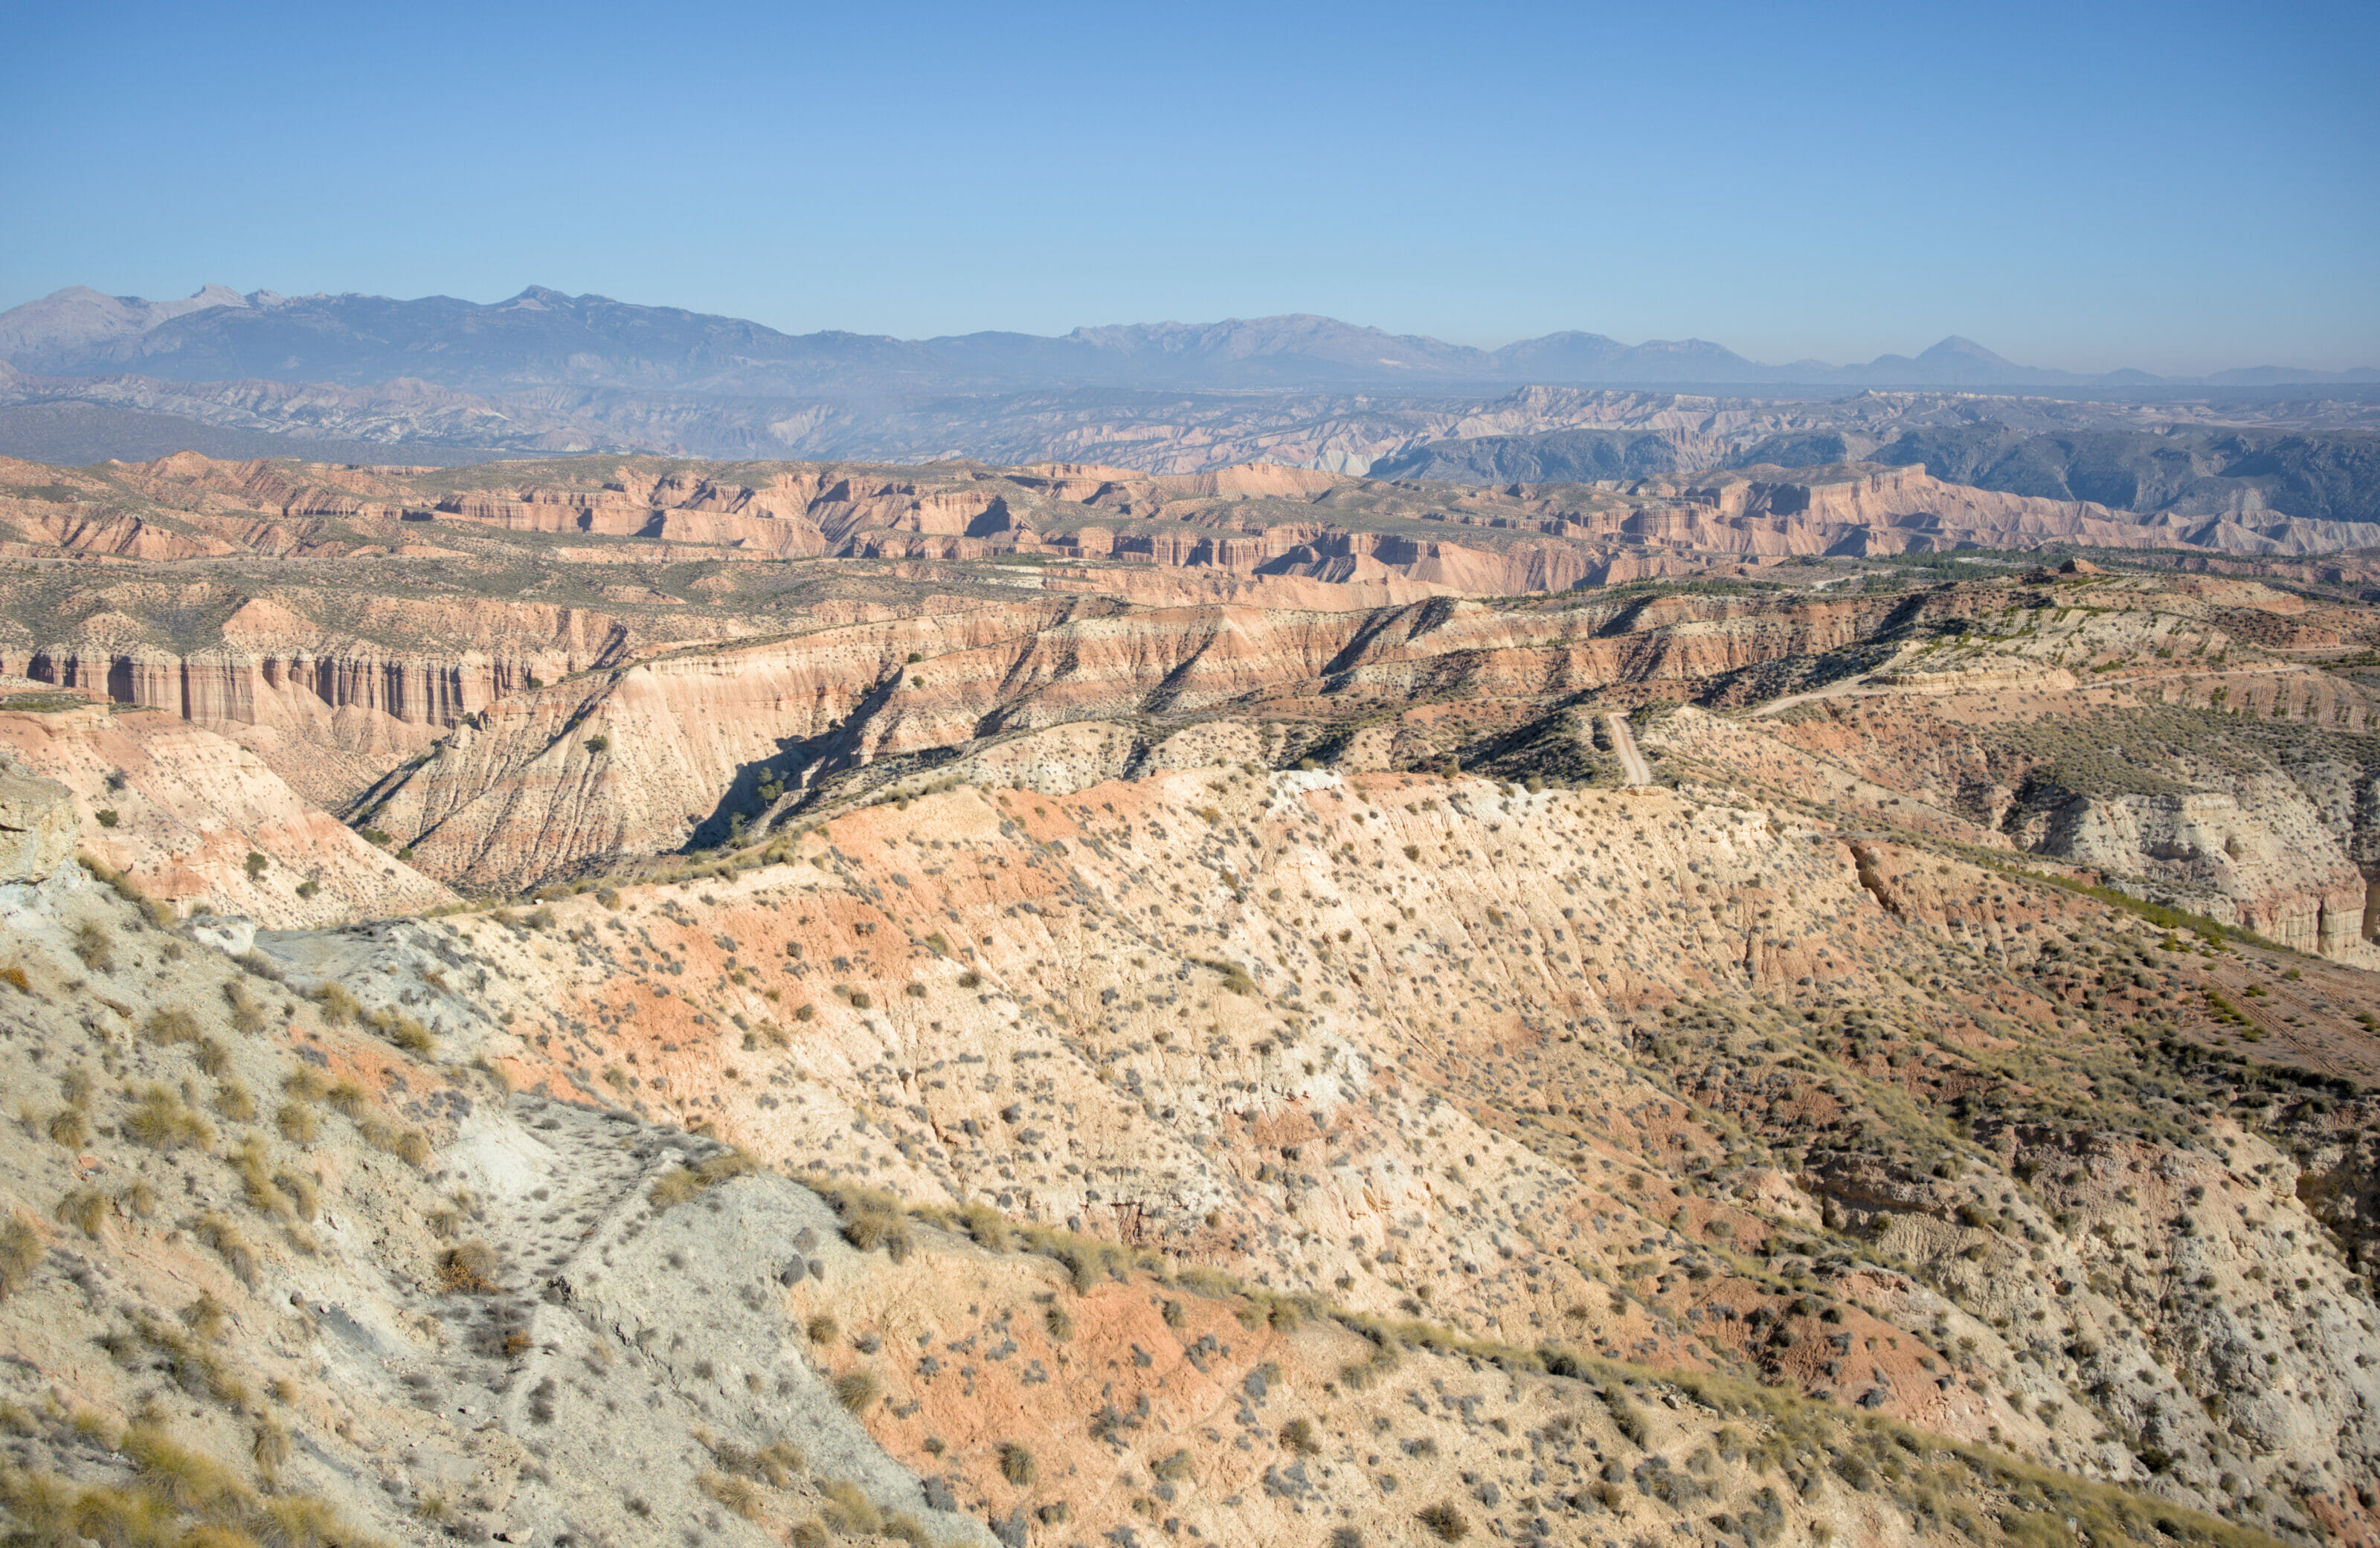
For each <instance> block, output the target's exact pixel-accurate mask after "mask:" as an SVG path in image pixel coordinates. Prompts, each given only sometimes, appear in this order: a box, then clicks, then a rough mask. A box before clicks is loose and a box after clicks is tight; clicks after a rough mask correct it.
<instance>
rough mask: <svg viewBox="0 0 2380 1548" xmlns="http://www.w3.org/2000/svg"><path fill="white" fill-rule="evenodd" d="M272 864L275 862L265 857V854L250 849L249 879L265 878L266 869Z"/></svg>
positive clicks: (258, 879)
mask: <svg viewBox="0 0 2380 1548" xmlns="http://www.w3.org/2000/svg"><path fill="white" fill-rule="evenodd" d="M272 864H273V862H271V861H270V860H267V859H265V858H264V856H262V855H261V854H259V853H256V852H255V851H254V850H249V852H248V861H247V870H248V879H249V880H250V881H261V880H263V879H264V872H265V869H266V867H268V866H269V865H272Z"/></svg>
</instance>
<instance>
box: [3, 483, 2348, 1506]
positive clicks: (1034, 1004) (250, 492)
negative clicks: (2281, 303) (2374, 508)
mask: <svg viewBox="0 0 2380 1548" xmlns="http://www.w3.org/2000/svg"><path fill="white" fill-rule="evenodd" d="M0 484H5V494H6V498H5V499H4V500H0V524H5V525H6V526H7V527H8V528H9V531H8V533H7V534H6V535H0V536H5V538H6V545H7V546H6V550H5V552H6V559H5V561H0V563H5V564H6V569H5V570H4V571H0V587H5V595H6V608H5V610H0V631H5V632H0V673H5V674H6V676H5V677H0V763H5V767H0V1070H5V1075H4V1076H0V1079H5V1082H6V1092H7V1094H8V1098H9V1105H10V1109H11V1111H10V1116H11V1117H12V1118H13V1119H16V1121H15V1122H14V1123H13V1124H11V1125H9V1126H8V1127H6V1129H5V1130H0V1147H5V1152H6V1163H5V1168H0V1178H5V1179H6V1180H5V1182H0V1192H5V1195H6V1198H5V1201H0V1202H5V1213H0V1341H5V1344H6V1350H7V1353H8V1358H7V1360H6V1361H5V1362H0V1510H5V1511H6V1515H7V1518H8V1522H9V1526H10V1529H11V1530H13V1531H14V1532H15V1533H16V1534H17V1536H16V1537H13V1538H12V1539H11V1541H22V1542H42V1543H48V1542H56V1543H73V1542H78V1541H80V1540H91V1541H95V1542H106V1543H145V1542H172V1543H189V1544H221V1545H226V1548H227V1545H232V1544H237V1543H241V1542H249V1541H256V1542H274V1543H290V1544H297V1543H306V1544H313V1543H348V1542H358V1543H360V1542H392V1543H393V1542H432V1541H440V1540H451V1541H460V1542H510V1543H534V1544H537V1545H539V1548H547V1545H560V1544H621V1545H626V1544H632V1543H643V1542H654V1543H662V1542H671V1543H688V1544H691V1543H709V1542H719V1543H750V1544H754V1545H756V1548H757V1545H759V1544H761V1543H763V1542H789V1543H793V1544H795V1545H797V1548H823V1545H824V1544H827V1543H830V1542H870V1541H888V1540H891V1541H904V1542H910V1543H913V1544H928V1543H932V1544H941V1543H962V1542H965V1543H983V1544H986V1545H990V1544H991V1543H993V1542H1000V1543H1005V1544H1011V1545H1025V1544H1032V1545H1040V1544H1050V1545H1053V1548H1055V1545H1075V1544H1081V1545H1083V1548H1092V1545H1095V1544H1103V1543H1105V1544H1115V1545H1117V1548H1133V1545H1135V1544H1156V1543H1160V1542H1166V1543H1184V1542H1222V1543H1233V1544H1237V1543H1256V1542H1291V1543H1300V1544H1305V1543H1311V1544H1316V1545H1324V1544H1327V1545H1329V1548H1361V1545H1364V1544H1372V1545H1392V1544H1415V1545H1422V1544H1429V1543H1437V1542H1464V1541H1480V1542H1485V1541H1489V1540H1495V1541H1500V1542H1520V1543H1536V1542H1545V1543H1562V1544H1584V1545H1592V1548H1621V1545H1622V1544H1625V1545H1628V1548H1635V1545H1637V1544H1643V1543H1657V1542H1658V1543H1668V1542H1696V1543H1708V1544H1718V1543H1732V1542H1746V1543H1750V1544H1753V1545H1755V1548H1772V1545H1792V1548H1798V1545H1801V1544H1804V1543H1809V1544H1834V1543H1844V1542H1854V1543H1862V1544H1867V1543H1874V1544H1879V1545H1885V1544H1913V1543H1917V1542H1943V1541H1951V1542H1978V1543H1998V1542H2014V1543H2022V1544H2028V1545H2038V1548H2053V1545H2065V1544H2072V1545H2075V1548H2084V1545H2088V1548H2110V1545H2113V1544H2118V1543H2122V1542H2140V1543H2151V1542H2184V1543H2209V1544H2213V1543H2222V1544H2242V1545H2244V1544H2251V1543H2264V1542H2287V1543H2291V1544H2304V1545H2312V1544H2320V1543H2338V1544H2367V1543H2372V1542H2375V1541H2380V1518H2375V1507H2380V1500H2375V1498H2374V1483H2373V1480H2374V1477H2375V1476H2380V1327H2375V1318H2380V1306H2375V1280H2376V1279H2380V1182H2375V1161H2380V1157H2375V1154H2374V1132H2375V1125H2374V1119H2375V1116H2380V1104H2375V1102H2374V1098H2373V1097H2372V1095H2371V1094H2370V1093H2371V1091H2372V1089H2373V1088H2374V1086H2375V1085H2380V1034H2375V1032H2374V1027H2375V1026H2380V1014H2375V1012H2380V995H2375V993H2374V989H2375V987H2380V980H2375V979H2374V976H2373V974H2374V970H2375V969H2380V949H2375V948H2374V945H2373V937H2374V936H2375V934H2380V913H2375V911H2374V898H2375V895H2374V892H2373V890H2372V885H2371V882H2370V881H2369V880H2367V877H2375V878H2380V869H2375V867H2380V794H2375V791H2380V732H2375V730H2374V716H2375V714H2380V703H2375V699H2374V689H2373V686H2372V683H2371V680H2370V678H2369V676H2368V674H2369V673H2370V672H2371V671H2374V670H2380V612H2375V611H2374V609H2373V608H2372V607H2370V606H2367V605H2366V604H2365V603H2364V602H2363V601H2362V592H2361V586H2362V574H2360V572H2359V570H2358V565H2359V563H2360V562H2361V561H2359V560H2358V558H2357V557H2356V556H2355V554H2354V553H2353V552H2352V551H2351V550H2354V549H2356V548H2358V547H2360V533H2359V532H2358V531H2357V530H2354V529H2350V528H2346V527H2345V526H2343V524H2333V525H2340V526H2342V529H2341V530H2339V531H2330V530H2328V529H2327V528H2326V527H2325V526H2324V525H2323V524H2313V523H2305V522H2295V523H2290V522H2277V523H2274V524H2271V525H2268V526H2242V525H2240V524H2238V523H2236V522H2222V523H2215V524H2211V525H2209V526H2202V527H2197V528H2192V529H2190V530H2186V531H2185V530H2179V529H2175V528H2171V527H2167V526H2158V525H2155V524H2154V523H2151V522H2148V521H2144V520H2143V519H2141V518H2139V517H2136V516H2133V515H2131V514H2127V513H2121V512H2109V511H2107V510H2106V509H2104V508H2097V507H2085V506H2076V505H2071V504H2058V503H2056V502H2046V501H2029V500H2024V499H2022V498H2020V497H2016V496H2009V495H2001V494H1993V493H1989V492H1986V491H1979V490H1969V489H1964V488H1962V487H1960V486H1952V485H1942V484H1937V483H1936V482H1935V481H1933V480H1931V479H1928V478H1925V477H1924V476H1923V475H1921V474H1913V473H1911V472H1909V471H1908V470H1901V469H1879V468H1872V467H1856V468H1835V469H1823V470H1800V471H1797V472H1792V473H1787V472H1784V471H1782V470H1768V471H1767V472H1761V473H1758V474H1756V475H1744V476H1735V475H1730V476H1727V477H1724V478H1710V479H1707V480H1704V481H1701V482H1696V483H1694V484H1692V485H1691V486H1689V485H1686V484H1679V485H1675V486H1654V485H1639V486H1632V487H1627V488H1618V489H1604V488H1597V487H1593V486H1564V487H1559V488H1538V487H1533V486H1525V485H1524V486H1515V487H1506V488H1502V489H1498V490H1476V489H1458V488H1454V487H1451V486H1432V485H1422V484H1413V483H1403V484H1394V483H1383V482H1378V481H1367V480H1360V479H1354V478H1340V477H1336V476H1330V475H1322V474H1316V473H1312V472H1305V471H1299V470H1294V469H1282V468H1271V467H1262V466H1256V467H1246V468H1233V469H1224V470H1221V471H1220V472H1212V473H1206V474H1199V475H1196V476H1184V477H1182V478H1153V477H1149V476H1146V475H1141V474H1135V473H1130V472H1127V471H1125V470H1121V469H1113V468H1099V467H1085V466H1059V465H1043V466H1038V467H1031V468H1020V469H1008V470H1000V469H990V468H983V467H977V466H941V467H936V468H929V469H918V468H909V469H885V468H861V467H856V466H844V467H837V466H805V465H795V466H784V465H779V466H759V465H738V466H693V465H686V464H668V465H664V464H660V463H657V462H654V461H652V460H650V459H636V460H630V461H623V460H621V459H608V460H606V461H604V462H603V463H602V464H601V466H597V465H596V464H594V463H592V462H589V463H570V462H560V463H553V464H539V465H534V466H514V467H510V468H496V469H491V468H487V467H480V468H475V469H468V470H460V471H446V472H436V471H430V470H422V469H409V468H348V467H329V466H308V465H290V464H221V463H210V462H207V461H206V460H205V459H201V458H195V457H176V458H170V459H167V460H166V461H165V462H163V463H157V464H148V465H139V466H131V465H101V466H96V467H92V468H83V469H60V468H49V467H37V466H31V465H25V464H14V465H6V466H0ZM2052 546H2055V547H2058V548H2060V549H2065V550H2073V549H2077V548H2088V549H2090V550H2093V557H2092V559H2091V560H2088V561H2083V560H2074V561H2065V562H2060V561H2058V560H2057V559H2054V558H2051V559H2044V558H2039V557H2034V556H2028V555H2026V554H2022V553H2011V552H2010V551H2009V550H2028V549H2042V548H2047V547H2052ZM1962 547H1963V548H1964V549H1966V550H1969V551H1968V552H1967V553H1966V554H1965V555H1964V556H1963V557H1961V556H1960V555H1958V554H1954V553H1952V552H1950V551H1949V550H1953V549H1957V548H1962ZM1582 583H1584V584H1582Z"/></svg>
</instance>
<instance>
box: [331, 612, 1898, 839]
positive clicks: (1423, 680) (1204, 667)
mask: <svg viewBox="0 0 2380 1548" xmlns="http://www.w3.org/2000/svg"><path fill="white" fill-rule="evenodd" d="M1887 611H1888V609H1887V608H1886V607H1884V606H1882V605H1880V604H1876V603H1858V602H1844V603H1818V604H1815V605H1813V606H1808V607H1803V608H1799V609H1794V610H1791V611H1784V612H1773V613H1759V612H1755V611H1754V610H1751V609H1748V608H1743V607H1740V606H1734V605H1730V604H1727V603H1724V602H1720V603H1695V602H1687V603H1684V604H1683V605H1682V606H1657V607H1651V608H1634V609H1629V610H1621V609H1618V608H1605V609H1599V610H1587V609H1580V610H1573V611H1563V612H1552V613H1536V612H1515V611H1502V610H1498V609H1492V608H1488V607H1483V606H1481V605H1479V604H1476V603H1467V602H1455V601H1449V600H1439V601H1432V602H1428V603H1422V604H1414V605H1409V606H1405V607H1401V608H1390V609H1382V610H1375V611H1362V612H1304V611H1285V610H1280V609H1266V608H1258V607H1252V606H1208V607H1192V608H1150V609H1136V610H1132V611H1122V610H1118V609H1115V608H1113V607H1112V606H1102V605H1096V604H1089V605H1087V604H1082V603H1056V602H1053V603H1048V604H1038V605H1036V604H1024V605H1014V606H1004V607H998V608H983V609H977V610H973V611H965V612H956V613H951V614H944V615H938V616H935V617H932V618H920V619H915V620H909V621H905V622H904V623H899V624H881V625H880V624H868V625H854V626H849V627H846V628H843V629H830V630H821V631H818V632H815V633H812V634H809V635H804V636H801V637H800V638H797V639H795V640H791V641H787V642H784V643H782V644H773V645H767V646H755V647H742V648H738V649H735V650H729V651H718V652H706V653H689V654H686V655H682V656H678V657H676V658H674V659H669V660H666V661H656V662H650V663H644V664H639V665H637V666H634V667H630V668H627V669H625V670H624V671H618V672H613V673H608V674H603V675H601V676H600V677H597V678H590V679H588V680H584V681H580V682H574V683H562V684H557V685H555V686H553V687H551V688H547V689H543V690H540V691H539V692H536V693H530V694H525V695H516V696H515V697H514V698H511V699H507V700H505V701H504V702H503V703H501V704H499V705H497V706H495V707H493V708H492V709H491V710H490V711H489V712H488V713H487V714H485V715H484V716H482V717H480V720H478V722H477V723H476V724H474V725H471V726H466V727H464V728H461V729H460V730H458V731H456V732H455V733H453V735H452V736H451V737H449V738H448V739H446V740H445V741H444V742H443V744H441V749H440V752H439V754H438V756H435V757H432V758H431V759H429V760H428V761H426V762H422V763H419V764H417V765H413V766H409V767H407V768H405V769H403V770H401V771H399V772H398V773H397V774H395V775H394V776H392V777H391V778H390V779H389V780H387V781H385V782H383V784H382V785H381V786H379V787H377V788H376V789H374V790H373V791H372V792H370V793H369V794H368V795H366V796H365V797H363V798H362V799H361V800H360V801H359V802H358V806H357V810H358V813H360V814H368V815H369V819H370V821H371V822H372V823H374V824H375V825H377V826H380V827H383V828H388V829H389V830H390V831H391V832H393V833H395V834H397V835H399V837H400V838H401V840H402V841H404V842H406V843H407V844H409V845H411V846H412V847H413V848H414V849H415V850H416V852H417V853H418V855H419V862H420V864H422V865H424V866H425V867H426V868H428V869H430V870H431V872H432V874H434V875H439V876H442V877H448V878H449V879H452V880H455V881H456V882H458V883H463V884H468V885H471V886H474V887H491V886H500V885H505V886H513V885H521V884H523V883H526V882H528V881H530V880H532V879H536V878H543V877H555V876H565V875H568V874H571V873H572V871H573V870H574V869H577V868H581V867H584V866H585V865H588V864H589V863H591V862H593V861H596V860H598V859H603V858H610V857H615V856H619V855H625V854H635V853H651V852H654V851H658V850H665V849H674V848H676V847H678V846H679V845H680V844H682V843H684V842H686V841H688V840H689V839H691V838H693V837H695V836H696V835H697V834H698V833H701V834H715V833H716V832H717V831H718V830H720V829H722V828H724V827H725V825H726V824H727V823H728V822H729V821H730V820H731V817H732V816H734V815H735V814H736V813H739V812H740V813H742V814H744V815H745V816H749V817H758V816H759V815H760V814H761V813H762V811H763V810H764V809H766V808H767V807H768V806H769V805H770V804H771V803H772V802H775V801H778V800H780V799H781V798H780V797H779V796H777V795H776V794H774V793H773V792H776V791H778V790H780V789H791V790H793V791H794V792H796V796H798V794H799V792H803V791H804V790H806V789H807V787H808V786H809V785H811V784H813V783H814V782H816V781H817V780H820V779H822V778H824V777H827V776H830V775H832V774H834V773H836V772H838V771H842V770H846V769H850V768H858V767H863V766H866V765H868V764H871V763H874V762H878V761H880V760H884V759H888V758H899V757H904V756H915V755H919V754H926V753H930V752H934V751H936V750H940V749H953V748H959V747H963V746H965V745H966V744H969V743H971V742H973V741H974V740H976V739H977V738H980V737H984V736H988V735H995V734H1004V733H1010V732H1020V731H1026V730H1031V729H1034V728H1037V727H1044V726H1050V725H1055V724H1058V723H1060V722H1062V721H1067V720H1093V719H1113V718H1120V717H1121V718H1130V717H1144V716H1153V717H1164V718H1168V719H1176V720H1178V719H1186V718H1194V717H1198V716H1204V715H1210V714H1214V713H1217V712H1219V711H1222V710H1225V709H1229V708H1233V707H1251V706H1259V705H1262V704H1265V703H1269V702H1278V703H1280V704H1282V705H1289V704H1292V703H1294V702H1296V701H1298V700H1301V699H1305V698H1308V697H1314V696H1325V697H1328V698H1330V699H1331V700H1334V701H1343V702H1345V703H1347V704H1352V705H1363V706H1383V707H1387V706H1395V705H1398V704H1401V703H1403V702H1405V701H1407V700H1410V699H1413V698H1415V697H1424V698H1433V697H1444V696H1448V695H1475V696H1478V697H1481V698H1486V699H1491V700H1493V699H1523V700H1545V699H1548V698H1559V697H1561V696H1564V695H1575V694H1580V693H1585V692H1592V691H1595V690H1597V689H1598V688H1603V687H1609V686H1611V685H1614V684H1618V683H1630V684H1633V685H1636V686H1637V687H1639V688H1644V689H1648V690H1649V689H1651V688H1653V687H1655V686H1656V685H1658V684H1663V683H1673V684H1677V685H1678V690H1677V691H1680V692H1683V691H1686V685H1687V684H1690V683H1694V682H1695V681H1697V680H1702V679H1706V678H1708V677H1710V676H1713V675H1716V674H1723V673H1726V672H1730V671H1737V670H1740V669H1744V668H1748V667H1752V666H1755V665H1758V664H1761V663H1765V662H1770V661H1775V660H1778V659H1783V658H1787V657H1791V656H1796V655H1808V654H1813V653H1816V652H1823V651H1827V650H1831V649H1835V648H1838V647H1841V646H1843V645H1845V644H1847V643H1850V642H1851V641H1852V640H1854V639H1856V638H1857V637H1859V635H1860V634H1861V633H1862V631H1863V630H1864V629H1865V628H1869V627H1873V626H1874V624H1875V623H1876V622H1877V621H1878V620H1879V619H1881V618H1882V617H1883V616H1884V615H1885V614H1886V612H1887ZM912 654H914V655H916V656H917V657H918V658H920V659H918V660H916V661H910V660H908V659H907V657H908V656H910V655H912ZM599 742H600V743H601V746H596V745H594V744H596V743H599ZM359 820H361V818H360V817H359Z"/></svg>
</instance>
